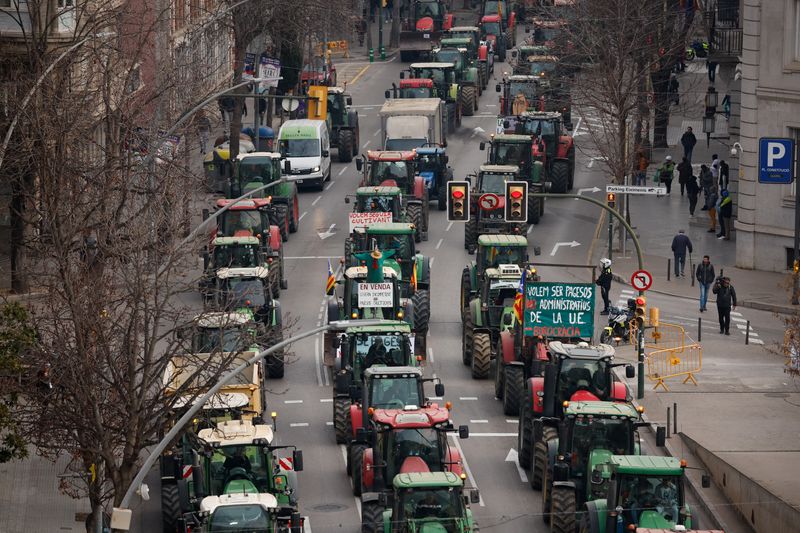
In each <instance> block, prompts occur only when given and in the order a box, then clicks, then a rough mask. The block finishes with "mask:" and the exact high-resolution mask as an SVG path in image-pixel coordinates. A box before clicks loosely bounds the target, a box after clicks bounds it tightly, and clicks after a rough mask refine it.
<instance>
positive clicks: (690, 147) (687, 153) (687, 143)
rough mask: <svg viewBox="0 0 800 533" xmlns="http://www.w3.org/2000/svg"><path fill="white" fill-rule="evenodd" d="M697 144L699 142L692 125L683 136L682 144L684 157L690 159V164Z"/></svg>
mask: <svg viewBox="0 0 800 533" xmlns="http://www.w3.org/2000/svg"><path fill="white" fill-rule="evenodd" d="M695 144H697V137H695V135H694V133H693V132H692V128H691V126H689V127H688V128H686V131H685V132H684V133H683V135H682V136H681V146H683V157H685V158H686V160H687V161H689V164H690V165H691V164H692V152H693V151H694V145H695Z"/></svg>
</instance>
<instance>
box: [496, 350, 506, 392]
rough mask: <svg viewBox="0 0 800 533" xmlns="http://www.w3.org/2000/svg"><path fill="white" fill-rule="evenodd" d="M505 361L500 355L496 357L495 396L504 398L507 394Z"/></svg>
mask: <svg viewBox="0 0 800 533" xmlns="http://www.w3.org/2000/svg"><path fill="white" fill-rule="evenodd" d="M503 367H505V365H504V364H503V361H502V359H501V358H500V357H495V359H494V397H495V398H497V399H498V400H502V399H503V396H504V395H505V383H504V382H503V378H504V377H505V376H504V370H503Z"/></svg>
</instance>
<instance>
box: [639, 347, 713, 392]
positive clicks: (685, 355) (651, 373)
mask: <svg viewBox="0 0 800 533" xmlns="http://www.w3.org/2000/svg"><path fill="white" fill-rule="evenodd" d="M646 361H647V374H646V375H647V379H649V380H650V381H654V382H655V386H654V387H653V390H656V389H658V388H659V387H662V388H663V389H664V390H665V391H669V388H668V387H667V384H666V380H667V379H669V378H675V377H682V376H686V377H685V378H684V380H683V383H688V382H690V381H691V382H692V383H693V384H694V385H697V380H695V379H694V375H695V374H697V373H698V372H700V371H701V370H702V369H703V347H702V346H700V345H699V344H690V345H688V346H681V347H680V348H667V349H664V350H656V351H653V352H650V353H649V354H647V358H646Z"/></svg>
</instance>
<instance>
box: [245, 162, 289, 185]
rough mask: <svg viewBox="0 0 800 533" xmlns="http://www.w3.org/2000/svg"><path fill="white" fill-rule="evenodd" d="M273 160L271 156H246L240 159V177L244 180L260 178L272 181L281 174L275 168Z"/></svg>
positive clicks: (259, 179) (267, 181)
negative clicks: (277, 174)
mask: <svg viewBox="0 0 800 533" xmlns="http://www.w3.org/2000/svg"><path fill="white" fill-rule="evenodd" d="M273 168H274V167H273V161H272V158H270V157H246V158H244V159H242V160H241V161H239V179H240V180H242V181H245V182H246V181H250V180H258V181H261V182H263V183H271V182H272V181H274V180H275V179H277V178H279V177H280V176H276V175H275V173H274V172H273V171H272V170H273Z"/></svg>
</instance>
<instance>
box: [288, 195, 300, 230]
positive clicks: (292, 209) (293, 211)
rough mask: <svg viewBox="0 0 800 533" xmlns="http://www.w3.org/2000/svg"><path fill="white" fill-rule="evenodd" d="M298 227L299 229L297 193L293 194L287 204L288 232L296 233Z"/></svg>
mask: <svg viewBox="0 0 800 533" xmlns="http://www.w3.org/2000/svg"><path fill="white" fill-rule="evenodd" d="M298 229H300V207H299V205H298V198H297V195H295V197H294V199H292V201H291V203H290V204H289V233H297V230H298Z"/></svg>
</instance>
